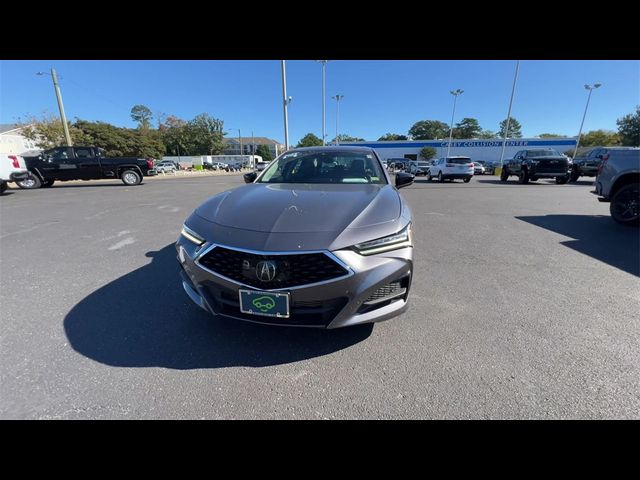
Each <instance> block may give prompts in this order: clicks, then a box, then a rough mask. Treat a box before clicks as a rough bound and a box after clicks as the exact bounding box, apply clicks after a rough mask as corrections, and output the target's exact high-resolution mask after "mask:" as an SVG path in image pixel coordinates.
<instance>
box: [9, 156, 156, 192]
mask: <svg viewBox="0 0 640 480" xmlns="http://www.w3.org/2000/svg"><path fill="white" fill-rule="evenodd" d="M23 157H24V160H25V163H26V164H27V170H29V176H28V177H27V178H25V179H23V180H22V181H20V182H17V184H18V186H19V187H20V188H26V189H32V188H40V187H50V186H52V185H53V183H54V182H55V181H56V180H60V181H65V180H97V179H101V178H114V179H115V178H119V179H120V180H122V182H123V183H124V184H125V185H139V184H140V183H141V182H142V178H143V177H145V176H150V175H155V170H154V168H153V159H150V158H136V157H107V156H106V155H105V152H104V150H103V149H101V148H97V147H55V148H51V149H49V150H45V151H44V152H42V153H37V154H34V155H32V156H29V155H28V154H25V155H23Z"/></svg>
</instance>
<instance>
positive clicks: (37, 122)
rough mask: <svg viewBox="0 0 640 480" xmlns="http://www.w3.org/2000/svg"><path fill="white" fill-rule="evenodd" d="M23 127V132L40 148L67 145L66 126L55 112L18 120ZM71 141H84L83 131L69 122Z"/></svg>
mask: <svg viewBox="0 0 640 480" xmlns="http://www.w3.org/2000/svg"><path fill="white" fill-rule="evenodd" d="M18 123H19V124H20V126H21V127H23V128H22V134H23V135H24V136H25V137H26V138H28V139H29V140H33V141H34V142H35V144H36V146H37V147H38V148H43V149H47V148H53V147H59V146H61V145H66V139H65V137H64V128H62V122H61V121H60V118H58V117H57V116H55V115H53V114H49V113H47V114H44V115H42V116H41V117H39V118H38V117H35V116H28V117H27V119H26V120H25V121H19V122H18ZM68 127H69V135H71V141H72V142H73V143H74V144H76V143H82V132H80V131H78V129H77V128H74V126H73V125H71V124H69V125H68Z"/></svg>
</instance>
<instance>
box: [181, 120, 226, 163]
mask: <svg viewBox="0 0 640 480" xmlns="http://www.w3.org/2000/svg"><path fill="white" fill-rule="evenodd" d="M223 123H224V122H223V121H222V120H220V119H218V118H214V117H212V116H211V115H209V114H208V113H201V114H200V115H196V116H195V117H194V119H193V120H191V121H190V122H188V123H187V125H186V133H187V142H186V143H187V144H189V145H191V147H192V148H191V149H192V150H193V151H192V153H191V155H218V154H220V153H222V151H223V150H224V145H223V143H222V138H223V135H224V134H223V133H222V125H223Z"/></svg>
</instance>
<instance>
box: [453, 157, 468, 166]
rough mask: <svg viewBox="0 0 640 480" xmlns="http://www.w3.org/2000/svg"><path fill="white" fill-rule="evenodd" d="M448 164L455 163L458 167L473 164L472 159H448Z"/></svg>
mask: <svg viewBox="0 0 640 480" xmlns="http://www.w3.org/2000/svg"><path fill="white" fill-rule="evenodd" d="M447 163H453V164H456V165H466V164H467V163H471V159H470V158H466V157H463V158H449V159H447Z"/></svg>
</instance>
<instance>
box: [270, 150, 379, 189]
mask: <svg viewBox="0 0 640 480" xmlns="http://www.w3.org/2000/svg"><path fill="white" fill-rule="evenodd" d="M264 172H265V173H264V174H263V176H262V177H260V180H259V181H258V182H259V183H369V184H384V183H387V182H386V178H385V176H384V173H383V172H382V170H381V169H380V165H379V163H378V160H377V158H375V156H374V155H373V153H364V152H351V151H344V150H343V151H340V150H336V151H331V152H327V151H318V152H296V151H294V152H290V153H288V154H284V155H282V156H281V157H279V158H278V160H276V161H274V162H272V163H271V164H270V165H269V166H268V167H267V168H266V169H265V170H264Z"/></svg>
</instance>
